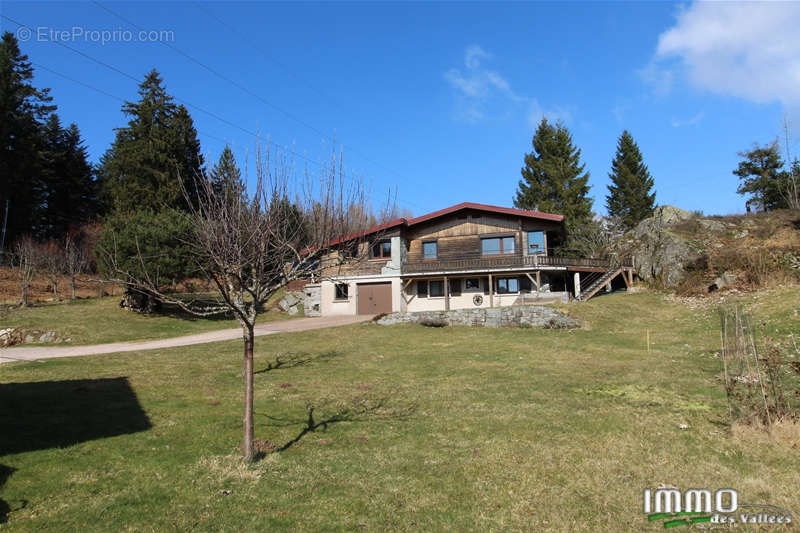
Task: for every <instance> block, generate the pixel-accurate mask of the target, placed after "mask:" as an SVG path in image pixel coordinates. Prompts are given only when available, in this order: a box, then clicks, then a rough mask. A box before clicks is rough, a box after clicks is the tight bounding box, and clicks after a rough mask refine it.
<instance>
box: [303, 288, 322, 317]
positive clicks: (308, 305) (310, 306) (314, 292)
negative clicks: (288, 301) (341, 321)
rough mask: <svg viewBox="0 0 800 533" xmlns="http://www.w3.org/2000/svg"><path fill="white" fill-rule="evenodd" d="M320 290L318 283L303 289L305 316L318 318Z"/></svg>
mask: <svg viewBox="0 0 800 533" xmlns="http://www.w3.org/2000/svg"><path fill="white" fill-rule="evenodd" d="M321 305H322V288H321V287H320V284H319V283H309V284H308V285H306V286H305V287H304V288H303V311H304V312H305V315H306V316H320V315H322V311H321V309H322V308H321Z"/></svg>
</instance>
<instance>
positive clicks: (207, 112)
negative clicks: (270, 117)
mask: <svg viewBox="0 0 800 533" xmlns="http://www.w3.org/2000/svg"><path fill="white" fill-rule="evenodd" d="M94 3H96V4H97V5H98V6H99V7H101V8H103V9H104V10H106V11H109V12H110V10H108V9H106V8H105V7H104V6H102V5H100V4H99V3H97V2H94ZM112 14H113V12H112ZM0 17H2V18H4V19H6V20H8V21H10V22H12V23H14V24H16V25H17V26H19V27H28V26H27V25H26V24H24V23H22V22H19V21H18V20H15V19H13V18H11V17H9V16H7V15H4V14H0ZM120 18H122V17H120ZM122 20H125V19H122ZM126 22H128V21H127V20H126ZM128 23H129V24H131V25H132V26H134V28H136V29H137V30H139V31H143V30H141V28H139V27H138V26H136V25H135V24H133V23H130V22H128ZM48 42H51V43H54V44H57V45H59V46H61V47H62V48H65V49H67V50H69V51H70V52H72V53H75V54H77V55H80V56H81V57H83V58H85V59H87V60H89V61H91V62H93V63H96V64H98V65H100V66H102V67H104V68H106V69H109V70H111V71H113V72H115V73H117V74H119V75H121V76H124V77H125V78H128V79H130V80H131V81H133V82H135V83H136V84H137V85H138V84H139V83H140V80H139V78H137V77H136V76H133V75H132V74H130V73H128V72H125V71H124V70H122V69H120V68H117V67H115V66H114V65H111V64H109V63H107V62H105V61H102V60H100V59H98V58H96V57H94V56H91V55H89V54H87V53H85V52H82V51H81V50H78V49H76V48H74V47H72V46H69V45H67V44H65V43H63V42H61V41H53V40H48ZM163 44H166V43H163ZM170 48H174V47H170ZM175 50H176V51H178V53H181V54H182V55H186V54H185V53H183V52H181V51H179V50H177V49H175ZM186 57H190V56H188V55H186ZM34 64H35V65H36V66H37V67H39V68H42V69H43V70H46V71H48V72H50V73H52V74H54V75H56V76H59V77H61V78H64V79H66V80H69V81H71V82H73V83H76V84H78V85H81V86H83V87H86V88H88V89H90V90H93V91H95V92H98V93H100V94H103V95H105V96H108V97H110V98H113V99H115V100H118V101H121V102H123V103H124V102H127V100H125V99H124V98H121V97H119V96H116V95H113V94H111V93H109V92H107V91H104V90H103V89H99V88H97V87H94V86H92V85H90V84H88V83H85V82H83V81H80V80H77V79H75V78H73V77H71V76H68V75H66V74H63V73H61V72H57V71H55V70H53V69H51V68H49V67H47V66H45V65H41V64H38V63H34ZM206 68H209V69H210V67H206ZM229 81H230V80H229ZM231 83H234V84H235V82H232V81H231ZM248 92H250V91H248ZM253 94H254V93H253ZM255 96H256V97H258V96H257V95H255ZM173 98H174V100H176V101H178V102H179V103H182V104H184V105H186V106H187V107H190V108H192V109H195V110H197V111H199V112H201V113H203V114H206V115H208V116H210V117H212V118H214V119H216V120H218V121H220V122H222V123H224V124H227V125H229V126H231V127H233V128H236V129H238V130H240V131H242V132H244V133H246V134H247V135H250V136H252V137H254V138H256V139H257V140H259V141H260V140H261V136H260V135H259V134H258V133H257V132H254V131H251V130H249V129H247V128H245V127H243V126H241V125H239V124H237V123H234V122H232V121H230V120H228V119H226V118H224V117H222V116H220V115H218V114H216V113H214V112H212V111H209V110H207V109H205V108H203V107H201V106H198V105H196V104H193V103H191V102H189V101H187V100H185V99H182V98H180V97H176V96H173ZM312 129H314V130H315V131H317V132H318V133H319V134H320V135H322V136H323V137H325V135H324V134H322V132H320V131H319V130H316V129H315V128H313V127H312ZM198 133H202V132H200V131H199V130H198ZM203 135H205V136H207V137H209V138H213V139H215V140H218V141H221V142H226V141H225V140H223V139H220V138H219V137H215V136H213V135H210V134H207V133H203ZM265 142H266V143H267V144H270V145H272V146H274V147H276V148H278V149H280V150H283V151H284V152H286V153H289V154H292V155H294V156H296V157H298V158H300V159H302V160H304V161H306V162H307V163H310V164H313V165H316V166H318V167H322V166H323V165H322V164H321V163H320V162H319V161H316V160H314V159H311V158H309V157H308V156H306V155H303V154H299V153H297V152H296V151H294V150H292V149H290V148H289V147H287V146H284V145H281V144H280V143H276V142H274V141H271V140H266V141H265ZM342 146H343V147H345V148H346V146H345V145H342ZM348 150H352V149H349V148H348ZM401 177H402V176H401ZM350 179H351V180H352V178H350ZM405 203H407V204H410V205H412V206H414V207H418V208H421V207H420V206H419V205H417V204H415V203H413V202H408V201H407V202H405Z"/></svg>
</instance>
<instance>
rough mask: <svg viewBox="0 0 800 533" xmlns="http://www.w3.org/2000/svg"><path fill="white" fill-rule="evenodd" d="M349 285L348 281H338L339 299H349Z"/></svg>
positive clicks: (337, 296)
mask: <svg viewBox="0 0 800 533" xmlns="http://www.w3.org/2000/svg"><path fill="white" fill-rule="evenodd" d="M348 290H349V287H348V285H347V283H337V284H336V296H335V298H336V299H337V300H347V296H348Z"/></svg>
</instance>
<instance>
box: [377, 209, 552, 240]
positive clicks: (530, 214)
mask: <svg viewBox="0 0 800 533" xmlns="http://www.w3.org/2000/svg"><path fill="white" fill-rule="evenodd" d="M462 209H474V210H477V211H486V212H489V213H500V214H503V215H514V216H518V217H527V218H538V219H540V220H553V221H555V222H561V221H563V220H564V215H555V214H553V213H540V212H539V211H527V210H525V209H516V208H514V207H497V206H494V205H486V204H474V203H472V202H462V203H460V204H458V205H454V206H451V207H447V208H445V209H440V210H439V211H434V212H433V213H428V214H427V215H422V216H419V217H416V218H412V219H411V220H409V221H408V225H409V226H413V225H415V224H419V223H420V222H425V221H427V220H431V219H433V218H437V217H441V216H444V215H449V214H450V213H455V212H456V211H460V210H462ZM368 233H369V231H368Z"/></svg>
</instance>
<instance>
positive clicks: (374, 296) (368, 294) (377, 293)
mask: <svg viewBox="0 0 800 533" xmlns="http://www.w3.org/2000/svg"><path fill="white" fill-rule="evenodd" d="M391 312H392V284H391V283H359V284H358V314H359V315H377V314H380V313H391Z"/></svg>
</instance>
